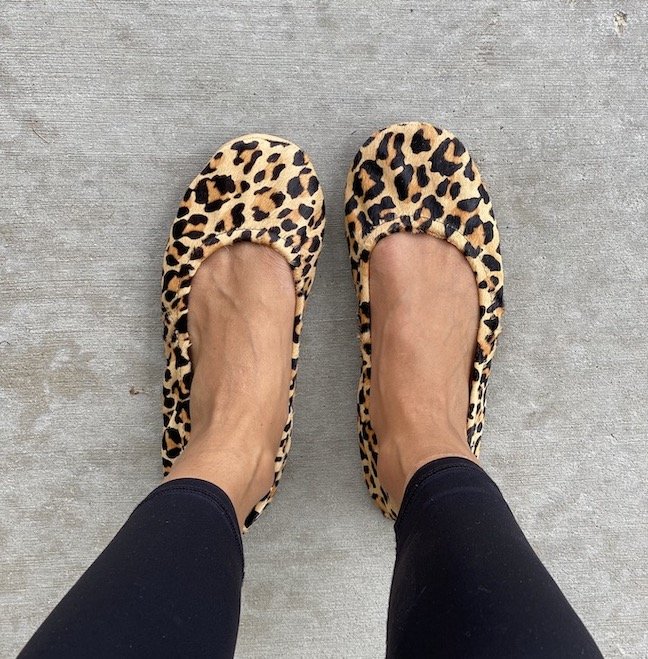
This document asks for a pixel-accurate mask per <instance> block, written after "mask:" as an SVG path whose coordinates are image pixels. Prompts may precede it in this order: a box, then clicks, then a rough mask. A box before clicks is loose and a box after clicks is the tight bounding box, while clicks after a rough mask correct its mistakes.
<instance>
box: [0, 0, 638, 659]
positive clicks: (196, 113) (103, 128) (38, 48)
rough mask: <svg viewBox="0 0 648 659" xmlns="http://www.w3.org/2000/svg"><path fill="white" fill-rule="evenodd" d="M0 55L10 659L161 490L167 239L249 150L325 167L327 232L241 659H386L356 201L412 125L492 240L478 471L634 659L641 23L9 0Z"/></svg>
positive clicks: (625, 1) (404, 5)
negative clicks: (464, 169) (350, 175)
mask: <svg viewBox="0 0 648 659" xmlns="http://www.w3.org/2000/svg"><path fill="white" fill-rule="evenodd" d="M0 43H1V46H0V47H1V58H0V152H1V154H2V165H1V167H0V190H1V192H0V209H1V215H0V217H1V226H0V255H1V256H0V267H1V272H2V277H1V283H2V295H1V298H0V355H1V359H0V400H1V401H2V414H1V416H0V428H1V435H0V436H1V449H0V451H1V455H2V465H3V475H2V485H1V486H0V487H1V492H2V515H1V519H0V548H1V549H0V564H1V573H0V590H1V595H0V598H1V599H0V615H1V620H2V623H1V624H0V656H2V657H10V656H13V655H15V654H16V652H17V651H18V649H19V648H20V647H21V645H22V644H23V643H24V642H25V641H26V640H27V639H28V637H29V636H30V634H31V633H32V631H33V630H34V629H35V628H36V626H37V625H38V624H39V623H40V622H41V620H42V619H43V618H44V616H45V615H46V613H47V612H48V610H49V609H50V608H51V607H52V606H53V605H54V604H55V603H56V602H57V600H58V599H59V598H60V597H61V596H62V595H63V593H64V592H65V591H66V589H67V588H68V587H69V586H70V585H71V584H72V583H73V582H74V580H75V579H76V578H77V577H78V576H79V575H80V574H81V572H82V571H83V570H84V569H85V568H86V566H87V565H88V564H89V563H90V562H91V561H92V560H93V558H94V557H95V555H96V554H97V553H98V552H99V551H100V550H101V549H102V548H103V547H104V545H105V544H106V543H107V542H108V540H109V539H110V538H111V536H112V535H113V534H114V533H115V531H116V530H117V529H118V528H119V526H120V525H121V524H122V522H123V521H124V519H125V518H126V516H127V515H128V513H129V511H130V510H131V509H132V507H133V506H134V505H135V504H136V503H137V502H138V500H139V499H141V498H142V497H143V496H144V495H145V494H146V493H147V492H148V491H149V490H150V489H151V488H152V487H153V486H154V485H155V484H156V482H157V480H158V475H159V468H160V465H159V438H160V424H161V419H160V411H159V406H160V398H159V391H160V381H161V377H162V354H161V353H162V345H161V339H160V333H161V328H160V322H159V312H158V281H159V273H160V257H161V253H162V248H163V244H164V241H165V235H166V232H167V229H168V226H169V222H170V221H171V219H172V217H173V215H174V213H175V208H176V205H177V202H178V199H179V197H180V195H181V194H182V193H183V191H184V189H185V186H186V184H187V182H188V181H189V180H190V179H191V178H192V177H193V175H194V174H195V173H196V172H197V171H198V170H199V169H200V168H201V167H202V165H203V164H204V162H205V161H206V160H207V159H208V158H209V156H210V155H211V154H212V152H213V151H214V150H215V149H216V147H218V146H219V144H221V143H222V142H224V141H225V140H227V139H229V138H231V137H233V136H236V135H237V134H240V133H243V132H249V131H257V130H258V131H265V132H272V133H275V134H279V135H284V136H286V137H288V138H291V139H292V140H294V141H296V142H297V143H299V144H301V145H302V146H303V147H304V148H305V149H306V150H308V151H309V152H310V154H311V156H312V158H313V159H314V162H315V164H316V166H317V167H318V169H319V174H320V177H321V179H322V182H323V184H324V186H325V189H326V192H327V194H328V197H327V206H328V209H329V213H328V223H329V224H328V234H327V236H326V242H325V249H324V253H323V258H322V263H321V270H320V272H319V275H318V279H317V281H316V286H315V291H314V295H313V298H312V304H311V306H310V310H309V314H308V318H307V324H306V331H305V336H304V346H303V347H304V350H303V359H302V364H301V369H302V370H301V374H300V379H299V383H298V389H299V393H298V400H297V419H296V432H295V445H294V449H293V453H292V457H291V460H290V464H289V466H288V469H287V472H286V476H285V481H284V482H283V483H282V487H281V492H280V494H279V496H278V497H277V499H276V503H275V504H273V506H272V507H271V509H270V510H269V512H268V513H267V515H265V516H264V518H263V519H262V520H261V521H260V522H259V523H258V524H257V525H256V526H255V528H254V529H253V531H252V532H251V533H250V534H249V536H248V537H247V538H246V540H245V545H246V555H247V579H246V582H245V587H244V603H243V613H242V622H241V630H240V637H239V646H238V656H240V657H263V658H265V657H279V656H282V657H353V658H355V657H359V658H365V657H367V658H371V657H380V656H381V655H382V653H383V651H384V627H385V612H386V604H387V596H388V588H389V581H390V571H391V567H392V561H393V537H392V530H391V527H390V525H389V524H388V523H387V522H386V521H385V520H383V519H382V518H381V517H380V515H379V514H378V512H377V511H376V510H375V509H373V507H372V505H371V504H370V501H369V499H368V497H367V496H366V494H365V491H364V486H363V484H362V482H361V478H360V469H359V460H358V457H357V449H356V440H355V426H354V424H355V411H354V390H355V382H356V376H357V371H358V361H359V359H358V354H357V350H356V343H355V306H354V296H353V291H352V286H351V280H350V276H349V268H348V263H347V258H346V253H345V246H344V241H343V230H342V215H343V212H342V210H343V209H342V198H341V197H342V187H343V181H344V177H345V172H346V169H347V166H348V164H349V162H350V160H351V158H352V156H353V154H354V153H355V150H356V149H357V147H358V145H359V144H360V143H361V142H362V141H363V140H364V139H365V137H366V136H367V135H368V134H369V133H370V132H372V131H373V130H374V129H375V128H378V127H381V126H384V125H386V124H388V123H391V122H393V121H398V120H410V119H423V120H430V121H434V122H437V123H438V124H440V125H443V126H445V127H448V128H450V129H451V130H453V131H454V132H456V133H457V134H458V135H459V136H460V137H461V138H462V139H463V141H464V142H465V143H466V144H467V145H468V147H469V148H470V149H471V150H472V152H473V155H474V156H475V158H476V159H477V161H478V162H479V163H480V166H481V169H482V172H483V173H484V175H485V177H486V178H487V180H488V182H489V184H490V189H491V192H492V196H493V198H494V202H495V208H496V212H497V215H498V218H499V222H500V226H501V230H502V235H503V244H504V255H505V259H506V261H505V263H506V269H507V275H508V284H507V287H508V291H507V294H508V308H509V311H508V317H507V319H506V327H505V333H504V335H503V339H502V343H501V348H500V353H499V358H498V360H497V363H496V367H495V373H494V376H493V380H492V387H491V391H490V406H489V408H490V409H489V415H488V423H487V431H486V436H485V441H484V446H485V448H484V452H483V461H484V464H485V465H486V467H487V468H488V469H489V471H490V473H491V474H492V475H493V476H494V477H495V478H496V480H497V481H498V482H499V484H500V485H501V487H502V489H503V491H504V493H505V495H506V496H507V498H508V500H509V503H510V505H511V507H512V508H513V510H514V511H515V512H516V514H517V516H518V518H519V521H520V523H521V525H522V527H523V528H524V529H525V531H526V532H527V533H528V535H529V538H530V540H531V542H532V543H533V545H534V547H535V548H536V549H537V551H538V552H539V554H540V555H541V557H542V558H543V559H544V561H545V562H546V564H547V566H548V567H549V569H550V571H551V572H552V573H553V575H554V576H555V578H556V580H557V581H558V583H559V584H560V585H561V587H562V588H563V589H564V591H565V593H566V594H567V596H568V597H569V598H570V600H571V601H572V603H573V604H574V606H575V608H576V609H577V610H578V611H579V613H580V614H581V616H582V617H583V619H584V621H585V622H586V624H587V625H588V626H589V628H590V629H591V631H592V633H593V635H594V637H595V638H596V640H597V641H598V643H599V644H600V646H601V648H602V650H603V652H604V654H605V655H606V656H610V657H645V656H648V635H647V629H646V620H647V619H648V601H647V594H648V580H647V576H646V567H645V566H646V554H647V549H648V548H647V539H648V528H647V520H646V493H645V473H646V467H647V463H646V452H645V438H646V435H647V433H648V425H647V421H646V403H647V398H648V396H647V394H648V378H647V373H648V368H647V366H648V363H647V361H648V360H647V356H648V355H647V341H646V334H645V332H646V329H645V328H646V326H647V324H648V315H647V311H646V309H647V306H648V304H647V303H648V294H647V290H648V287H647V283H648V282H647V273H648V267H647V266H648V232H647V231H646V225H647V221H648V205H647V199H648V178H647V177H646V171H647V166H648V143H647V136H648V111H647V108H648V85H647V82H648V75H647V68H648V7H647V6H646V4H645V2H644V1H643V0H615V1H608V0H591V1H588V2H584V1H580V0H572V1H568V0H555V1H547V0H542V1H537V2H535V1H530V0H527V1H524V2H514V1H512V0H505V1H502V0H498V1H495V0H474V1H472V2H457V1H456V0H453V1H452V2H450V1H449V0H440V1H436V2H413V1H409V0H407V1H402V2H387V1H385V0H374V1H372V2H355V3H352V2H342V1H336V2H334V1H330V2H327V1H326V0H319V1H317V2H311V1H309V2H296V1H291V0H283V1H282V2H278V1H272V2H261V1H260V2H255V3H251V2H246V1H244V0H228V1H227V2H216V1H215V0H202V1H201V2H199V3H198V2H180V1H179V0H174V1H171V2H149V1H143V0H139V1H132V2H103V1H102V0H95V1H88V2H82V1H81V0H57V1H54V0H50V1H46V0H42V1H36V0H21V1H18V0H3V2H2V5H1V6H0Z"/></svg>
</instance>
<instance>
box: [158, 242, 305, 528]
mask: <svg viewBox="0 0 648 659" xmlns="http://www.w3.org/2000/svg"><path fill="white" fill-rule="evenodd" d="M294 312H295V285H294V281H293V277H292V273H291V271H290V266H289V265H288V263H287V261H286V260H285V259H284V258H283V257H282V256H281V255H280V254H278V253H277V252H275V251H274V250H273V249H271V248H269V247H263V246H259V245H253V244H250V243H238V244H236V245H234V246H232V247H224V248H222V249H219V250H218V251H217V252H216V253H214V254H212V255H211V256H210V257H209V258H208V259H207V260H206V261H205V262H204V263H203V264H202V265H201V266H200V268H199V270H198V272H197V273H196V275H195V276H194V278H193V282H192V286H191V294H190V296H189V320H188V324H189V334H190V336H191V341H192V345H191V360H192V362H193V366H194V374H193V380H192V385H191V424H192V428H191V441H190V442H189V443H188V444H187V446H186V448H185V450H184V451H183V452H182V454H181V455H180V457H179V458H178V459H177V460H176V461H175V462H174V464H173V466H172V467H171V471H170V472H169V475H168V476H167V477H166V480H167V481H168V480H173V479H175V478H201V479H203V480H207V481H210V482H212V483H214V484H216V485H218V486H219V487H221V488H222V489H223V490H224V491H225V492H226V494H227V495H228V496H229V498H230V499H231V500H232V503H233V505H234V509H235V510H236V515H237V517H238V520H239V523H240V524H241V526H242V525H243V522H244V521H245V517H246V516H247V514H248V513H249V512H250V510H251V509H252V507H253V506H254V504H255V503H256V502H257V501H258V500H259V499H260V498H261V497H262V496H263V495H264V494H265V493H266V492H268V490H269V489H270V487H271V486H272V482H273V479H274V464H275V456H276V454H277V449H278V447H279V440H280V439H281V434H282V430H283V427H284V425H285V423H286V415H287V414H288V397H289V386H290V372H291V369H290V358H291V348H292V329H293V317H294Z"/></svg>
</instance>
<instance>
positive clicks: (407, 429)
mask: <svg viewBox="0 0 648 659" xmlns="http://www.w3.org/2000/svg"><path fill="white" fill-rule="evenodd" d="M370 289H371V343H372V355H371V364H372V366H371V398H370V403H369V406H370V414H371V423H372V426H373V428H374V430H375V431H376V435H377V437H378V447H379V457H378V465H377V469H378V477H379V478H380V481H381V483H382V485H383V487H384V488H385V489H386V490H387V492H388V494H389V496H390V499H391V500H392V501H393V502H394V504H395V506H396V507H399V506H400V503H401V501H402V498H403V493H404V491H405V487H406V485H407V483H408V482H409V479H410V478H411V477H412V476H413V475H414V472H415V471H416V470H417V469H418V468H419V467H421V466H423V465H424V464H426V463H427V462H430V461H431V460H435V459H437V458H441V457H447V456H458V457H463V458H468V459H470V460H474V461H476V458H475V456H474V455H473V453H472V452H471V451H470V449H469V447H468V443H467V440H466V417H467V414H468V399H469V383H470V373H471V369H472V365H473V358H474V353H475V346H476V338H477V326H478V322H479V305H478V297H477V286H476V283H475V276H474V274H473V271H472V269H471V268H470V265H469V264H468V262H467V261H466V259H465V258H464V256H463V255H462V254H461V252H460V251H459V250H458V249H457V248H456V247H454V246H452V245H450V244H449V243H447V242H445V241H444V240H439V239H437V238H434V237H432V236H424V235H411V234H396V235H393V236H389V237H388V238H383V239H382V240H381V241H380V242H379V243H378V245H377V246H376V247H375V249H374V250H373V253H372V255H371V261H370Z"/></svg>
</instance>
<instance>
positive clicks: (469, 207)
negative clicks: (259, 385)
mask: <svg viewBox="0 0 648 659" xmlns="http://www.w3.org/2000/svg"><path fill="white" fill-rule="evenodd" d="M345 199H346V207H345V213H346V235H347V241H348V246H349V254H350V258H351V267H352V270H353V280H354V283H355V288H356V293H357V295H358V301H359V312H358V316H359V321H360V343H361V352H362V370H361V375H360V385H359V387H358V432H359V436H360V456H361V458H362V465H363V469H364V476H365V481H366V484H367V487H368V488H369V493H370V494H371V497H372V498H373V499H374V500H375V502H376V504H377V506H378V507H379V508H380V509H381V510H382V512H383V513H384V515H385V516H386V517H390V518H392V519H395V518H396V515H397V512H398V511H397V510H396V509H395V508H394V506H393V505H392V503H391V502H390V501H389V497H388V495H387V493H386V492H385V490H384V489H383V487H382V486H381V484H380V481H379V479H378V474H377V471H376V465H377V461H378V453H379V450H380V443H379V440H378V438H377V437H376V434H375V432H374V430H373V428H372V426H371V419H370V416H369V397H370V392H371V308H370V295H369V257H370V255H371V251H372V249H373V248H374V247H375V246H376V244H377V243H378V241H379V240H380V239H381V238H384V237H385V236H388V235H390V234H393V233H398V232H400V231H407V232H410V233H423V234H430V235H432V236H436V237H437V238H441V239H443V240H447V241H448V242H449V243H451V244H452V245H454V246H455V247H456V248H457V249H458V250H460V251H461V252H462V254H463V255H464V256H465V257H466V259H467V260H468V263H469V264H470V266H471V268H472V269H473V271H474V273H475V279H476V281H477V287H478V293H479V305H480V320H479V328H478V332H477V348H476V351H475V362H474V367H473V372H472V380H471V383H470V403H469V408H468V418H467V437H468V445H469V446H470V449H471V450H472V451H473V453H474V454H475V455H478V454H479V445H480V440H481V436H482V429H483V425H484V412H485V402H486V386H487V383H488V376H489V374H490V370H491V362H492V360H493V356H494V354H495V347H496V342H497V337H498V335H499V333H500V330H501V322H502V315H503V313H504V298H503V284H504V276H503V272H502V257H501V255H500V247H499V244H500V240H499V233H498V230H497V225H496V224H495V218H494V216H493V210H492V207H491V202H490V197H489V195H488V192H486V188H485V187H484V184H483V183H482V180H481V176H480V174H479V171H478V169H477V166H476V165H475V163H474V161H473V160H472V158H471V157H470V155H469V153H468V151H466V149H465V147H464V146H463V144H462V143H461V142H460V141H459V140H458V139H457V138H456V137H455V136H454V135H452V133H449V132H448V131H446V130H441V129H439V128H436V127H435V126H432V125H430V124H424V123H414V122H412V123H404V124H396V125H393V126H389V127H388V128H385V129H384V130H381V131H378V132H377V133H374V135H372V136H371V137H370V138H369V139H368V140H367V141H366V142H365V143H364V144H363V145H362V147H361V149H360V151H358V153H357V155H356V157H355V160H354V161H353V165H352V166H351V169H350V171H349V175H348V178H347V184H346V192H345Z"/></svg>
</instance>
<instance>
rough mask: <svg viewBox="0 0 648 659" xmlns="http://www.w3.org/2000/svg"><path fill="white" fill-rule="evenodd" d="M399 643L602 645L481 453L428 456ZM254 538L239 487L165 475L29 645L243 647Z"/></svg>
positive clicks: (420, 649)
mask: <svg viewBox="0 0 648 659" xmlns="http://www.w3.org/2000/svg"><path fill="white" fill-rule="evenodd" d="M395 528H396V565H395V568H394V577H393V582H392V589H391V596H390V601H389V617H388V622H387V656H388V657H399V658H400V657H461V658H462V659H464V658H467V657H497V658H501V657H516V658H518V657H524V658H525V659H528V658H530V657H551V658H552V659H558V658H560V657H565V658H567V657H568V658H570V659H571V658H573V657H601V653H600V652H599V650H598V648H597V647H596V644H595V643H594V641H593V639H592V637H591V636H590V635H589V633H588V632H587V630H586V629H585V627H584V625H583V623H582V622H581V621H580V619H579V617H578V616H577V615H576V613H575V612H574V610H573V609H572V608H571V606H570V605H569V603H568V602H567V600H566V599H565V597H564V595H563V594H562V593H561V591H560V589H559V588H558V586H557V585H556V583H555V582H554V580H553V579H552V578H551V576H550V575H549V573H548V572H547V570H546V569H545V568H544V566H543V565H542V563H541V562H540V560H539V559H538V557H537V556H536V554H535V553H534V551H533V549H532V548H531V546H530V545H529V543H528V542H527V540H526V538H525V537H524V534H523V533H522V531H521V530H520V527H519V526H518V525H517V523H516V521H515V519H514V518H513V515H512V514H511V511H510V510H509V508H508V506H507V505H506V502H505V501H504V499H503V497H502V495H501V493H500V491H499V489H498V488H497V486H496V485H495V484H494V483H493V481H492V480H491V479H490V478H489V477H488V476H487V475H486V473H485V472H484V471H483V470H482V469H481V467H479V466H477V465H475V464H474V463H472V462H470V461H468V460H464V459H462V458H443V459H440V460H436V461H434V462H430V463H429V464H427V465H425V466H424V467H422V468H421V469H419V470H418V471H417V472H416V474H415V475H414V477H413V478H412V480H411V481H410V483H409V485H408V487H407V490H406V492H405V498H404V500H403V505H402V507H401V512H400V515H399V518H398V520H397V522H396V527H395ZM242 582H243V549H242V545H241V536H240V533H239V530H238V525H237V522H236V515H235V513H234V508H233V507H232V503H231V502H230V500H229V498H228V497H227V495H226V494H225V493H224V492H223V491H222V490H221V489H220V488H218V487H216V486H215V485H212V484H211V483H208V482H206V481H202V480H197V479H191V478H185V479H178V480H174V481H171V482H168V483H164V484H162V485H160V486H159V487H158V488H156V489H155V490H154V491H153V492H152V493H151V494H149V496H148V497H146V499H144V501H143V502H142V503H141V504H140V505H139V506H138V507H137V508H136V509H135V511H134V512H133V514H132V515H131V516H130V518H129V519H128V521H127V522H126V524H125V525H124V526H123V528H122V529H121V530H120V531H119V533H117V535H116V536H115V538H114V539H113V540H112V542H111V543H110V544H109V545H108V547H107V548H106V549H105V550H104V552H103V553H102V554H101V555H100V556H99V558H97V560H96V561H95V562H94V563H93V564H92V565H91V566H90V567H89V568H88V570H87V571H86V572H85V574H84V575H83V576H82V577H81V578H80V579H79V581H78V582H77V583H76V584H75V585H74V586H73V587H72V589H71V590H70V592H69V593H68V594H67V595H66V596H65V597H64V598H63V599H62V600H61V602H60V603H59V604H58V606H57V607H56V608H55V609H54V610H53V611H52V613H51V614H50V615H49V617H48V618H47V619H46V620H45V622H44V623H43V624H42V625H41V627H40V628H39V629H38V630H37V632H36V633H35V634H34V636H33V637H32V639H31V640H30V641H29V643H28V644H27V646H26V647H25V649H24V650H23V652H22V653H21V655H20V656H21V657H25V658H28V657H65V658H66V659H72V658H75V657H84V658H86V657H92V658H93V659H99V658H100V657H110V658H111V659H112V658H114V657H120V658H122V657H138V658H140V657H186V658H192V657H217V658H218V657H231V656H232V655H233V654H234V646H235V644H236V635H237V629H238V622H239V611H240V594H241V584H242Z"/></svg>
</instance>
